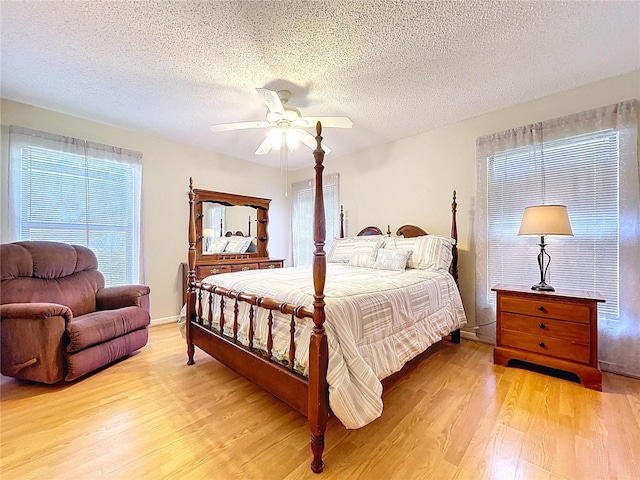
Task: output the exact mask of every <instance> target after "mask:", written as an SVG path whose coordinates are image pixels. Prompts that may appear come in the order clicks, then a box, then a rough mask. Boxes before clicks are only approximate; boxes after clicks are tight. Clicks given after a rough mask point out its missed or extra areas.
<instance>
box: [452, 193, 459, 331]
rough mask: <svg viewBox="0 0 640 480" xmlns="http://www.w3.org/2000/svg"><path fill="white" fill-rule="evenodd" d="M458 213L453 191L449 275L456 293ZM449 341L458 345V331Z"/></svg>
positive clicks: (457, 283) (457, 284)
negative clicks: (451, 245)
mask: <svg viewBox="0 0 640 480" xmlns="http://www.w3.org/2000/svg"><path fill="white" fill-rule="evenodd" d="M457 212H458V204H457V203H456V191H455V190H454V191H453V202H452V203H451V238H453V239H454V240H455V243H454V244H453V247H452V248H451V254H452V258H451V275H452V276H453V279H454V280H455V281H456V286H457V287H458V291H460V283H459V282H458V222H457V220H456V217H457ZM451 341H452V342H453V343H460V329H457V330H454V331H453V332H451Z"/></svg>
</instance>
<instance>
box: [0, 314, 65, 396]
mask: <svg viewBox="0 0 640 480" xmlns="http://www.w3.org/2000/svg"><path fill="white" fill-rule="evenodd" d="M72 320H73V314H72V313H71V309H70V308H69V307H66V306H64V305H58V304H55V303H7V304H4V305H1V306H0V323H1V328H0V344H1V346H2V348H0V356H1V358H2V361H1V362H0V370H1V371H2V374H3V375H7V376H10V377H16V378H22V379H25V380H32V381H35V382H43V383H56V382H59V381H60V380H63V379H64V376H65V375H66V373H67V364H66V361H65V357H64V350H65V348H66V345H67V344H68V343H69V339H68V337H67V335H66V327H67V326H68V325H69V324H70V323H71V321H72Z"/></svg>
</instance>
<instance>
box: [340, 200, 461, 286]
mask: <svg viewBox="0 0 640 480" xmlns="http://www.w3.org/2000/svg"><path fill="white" fill-rule="evenodd" d="M457 211H458V204H457V203H456V191H455V190H454V191H453V202H452V203H451V238H453V239H454V240H455V242H454V244H453V247H452V249H451V251H452V252H451V253H452V256H453V258H452V259H451V267H450V268H449V273H451V275H452V276H453V278H454V279H455V281H456V285H458V287H459V286H460V285H459V284H458V224H457V220H456V216H457ZM367 235H383V233H382V230H380V229H379V228H378V227H375V226H373V225H370V226H368V227H365V228H363V229H362V230H360V231H359V232H358V236H359V237H362V236H367ZM387 235H391V229H390V228H389V226H387ZM396 235H397V236H399V237H404V238H414V237H421V236H423V235H429V233H427V232H426V231H425V230H423V229H422V228H420V227H418V226H416V225H403V226H401V227H400V228H398V230H397V231H396ZM340 238H344V209H343V206H342V205H340Z"/></svg>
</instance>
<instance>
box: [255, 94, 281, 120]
mask: <svg viewBox="0 0 640 480" xmlns="http://www.w3.org/2000/svg"><path fill="white" fill-rule="evenodd" d="M256 90H257V92H258V93H259V94H260V95H262V99H263V100H264V103H266V104H267V108H268V109H269V111H270V112H271V113H279V114H280V115H284V106H283V105H282V101H281V100H280V97H279V96H278V93H277V92H274V91H273V90H267V89H266V88H256Z"/></svg>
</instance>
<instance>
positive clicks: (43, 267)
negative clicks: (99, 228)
mask: <svg viewBox="0 0 640 480" xmlns="http://www.w3.org/2000/svg"><path fill="white" fill-rule="evenodd" d="M0 272H1V279H0V282H1V284H0V285H1V289H0V303H2V304H5V303H34V302H46V303H57V304H60V305H66V306H67V307H69V308H70V309H71V311H72V312H73V315H74V317H77V316H80V315H84V314H85V313H90V312H94V311H95V310H96V292H97V291H98V290H99V289H101V288H103V287H104V277H103V276H102V274H101V273H100V272H99V271H98V259H97V258H96V256H95V254H94V253H93V252H92V251H91V250H90V249H88V248H86V247H81V246H79V245H69V244H66V243H58V242H37V241H36V242H15V243H5V244H2V245H0Z"/></svg>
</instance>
